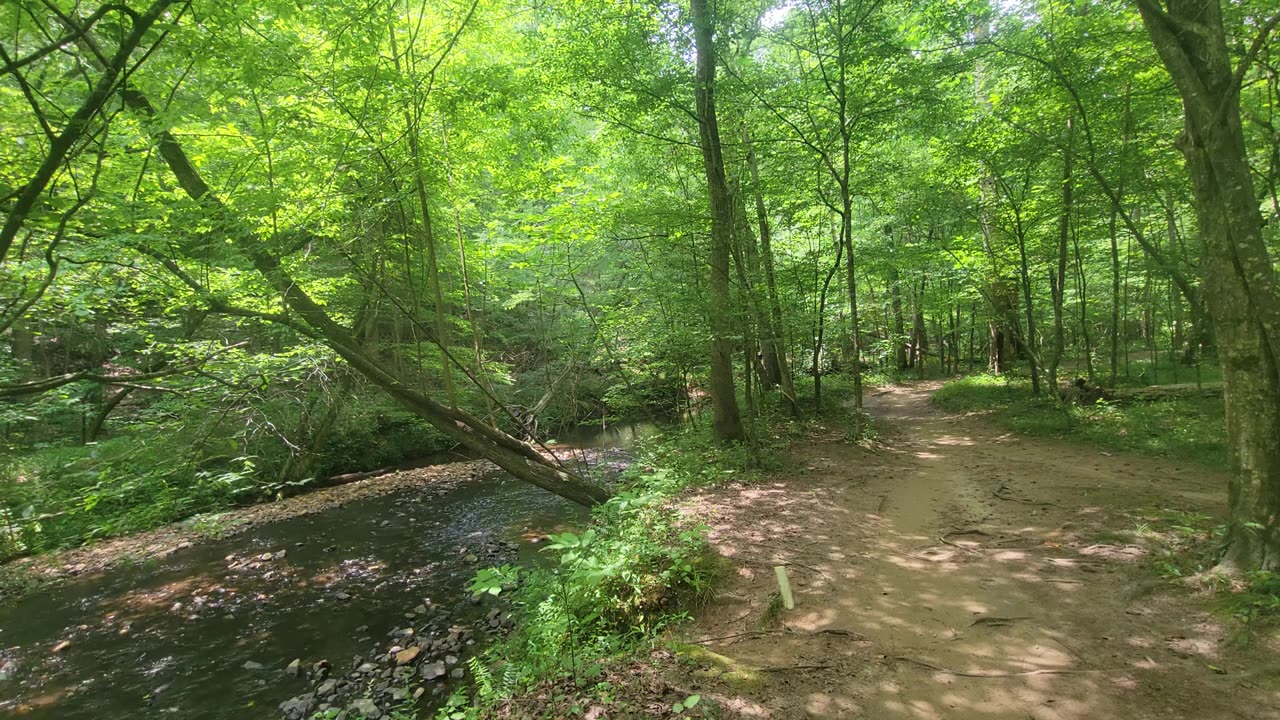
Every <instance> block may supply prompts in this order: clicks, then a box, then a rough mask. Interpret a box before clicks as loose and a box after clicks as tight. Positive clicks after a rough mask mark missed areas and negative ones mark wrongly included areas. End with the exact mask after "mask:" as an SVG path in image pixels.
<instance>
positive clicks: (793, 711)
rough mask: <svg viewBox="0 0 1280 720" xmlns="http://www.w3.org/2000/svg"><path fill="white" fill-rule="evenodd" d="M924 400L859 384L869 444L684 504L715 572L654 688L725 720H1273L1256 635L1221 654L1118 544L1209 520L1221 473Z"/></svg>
mask: <svg viewBox="0 0 1280 720" xmlns="http://www.w3.org/2000/svg"><path fill="white" fill-rule="evenodd" d="M937 387H938V385H937V384H934V383H921V384H916V385H909V386H901V385H900V386H892V387H887V388H879V389H875V390H872V391H870V392H869V394H868V397H867V409H868V411H869V412H870V413H871V415H873V416H874V417H875V419H876V422H877V425H878V431H879V442H878V443H877V445H876V447H875V448H874V449H872V450H868V449H865V448H863V447H861V446H859V445H854V444H850V443H848V442H845V441H843V439H842V438H841V437H840V436H838V435H837V434H835V433H832V434H831V436H829V437H815V438H813V439H811V440H810V441H809V442H807V443H803V444H801V445H799V446H797V447H795V448H793V450H792V452H793V454H794V456H795V459H796V461H797V462H799V466H800V468H802V469H803V471H802V473H801V474H800V475H798V476H793V475H792V474H787V476H786V477H782V476H776V477H773V478H766V479H765V480H764V481H762V482H759V483H754V484H751V485H730V486H726V487H720V488H715V489H709V490H706V491H703V492H701V493H699V494H697V495H696V496H694V497H693V498H692V499H691V501H690V505H689V507H688V508H687V510H686V511H687V512H689V513H690V514H692V515H694V516H697V517H700V518H701V519H702V520H703V521H704V522H706V523H707V524H708V525H709V526H710V528H711V530H710V533H709V536H710V539H711V542H712V544H713V545H714V546H715V548H716V549H717V550H718V551H719V552H720V553H722V554H723V555H724V556H726V557H727V558H728V559H729V561H730V564H731V567H732V571H731V577H730V578H729V579H728V580H727V581H726V583H725V585H724V587H723V590H722V592H721V593H720V594H719V595H718V596H717V598H716V599H715V600H714V601H713V602H712V603H711V604H710V605H709V606H708V607H707V608H705V609H704V610H703V611H702V612H701V613H700V614H699V617H698V618H697V619H696V621H695V622H694V623H693V624H692V625H691V626H689V627H687V628H685V629H684V631H683V634H685V635H686V636H687V637H686V641H687V642H689V643H691V644H693V645H694V646H696V647H697V648H700V649H698V650H690V649H689V648H688V646H686V649H685V650H684V651H683V652H682V653H681V655H682V656H683V658H684V662H680V663H676V664H675V665H674V666H673V667H672V668H671V669H669V670H667V672H666V675H667V682H668V683H669V685H668V687H669V688H670V692H675V691H677V690H678V691H679V692H680V693H682V694H683V693H684V692H686V691H687V692H692V693H699V694H701V695H702V696H703V697H706V698H711V699H714V700H715V701H716V702H717V704H718V705H719V706H720V707H721V708H722V709H723V713H722V714H723V715H724V716H726V717H733V718H777V719H782V720H790V719H792V718H806V717H809V718H866V719H868V720H877V719H884V720H889V719H893V720H898V719H903V720H905V719H911V720H931V719H934V718H937V719H945V720H1003V719H1005V718H1008V719H1010V720H1013V719H1015V718H1016V719H1017V720H1026V719H1032V720H1084V719H1086V718H1087V719H1091V720H1099V719H1107V718H1123V719H1125V720H1138V719H1141V718H1160V719H1161V720H1167V719H1170V718H1188V719H1192V718H1194V719H1197V720H1201V719H1203V720H1216V719H1217V718H1256V719H1261V718H1280V692H1278V690H1277V689H1278V688H1280V683H1278V682H1277V678H1278V677H1280V660H1277V659H1276V658H1277V657H1280V655H1277V652H1276V651H1277V647H1278V644H1277V643H1276V642H1275V641H1274V639H1270V638H1267V637H1265V636H1263V635H1261V634H1258V633H1255V634H1253V635H1252V637H1251V638H1250V639H1249V641H1248V642H1247V643H1245V642H1241V641H1240V640H1239V630H1240V625H1239V623H1238V622H1237V621H1235V620H1232V619H1230V618H1228V617H1224V616H1223V615H1222V614H1221V613H1215V612H1213V611H1212V610H1211V605H1212V601H1211V600H1210V599H1209V598H1208V597H1207V596H1208V593H1206V592H1199V593H1197V592H1195V591H1193V590H1192V589H1190V588H1189V587H1182V586H1179V585H1177V584H1173V583H1170V582H1168V581H1166V580H1161V579H1160V578H1158V577H1157V576H1156V575H1155V574H1154V573H1153V572H1152V569H1151V567H1150V564H1151V561H1152V558H1151V556H1150V555H1151V553H1152V551H1153V550H1152V546H1151V544H1149V543H1144V542H1141V541H1140V540H1138V539H1136V538H1137V537H1138V536H1140V535H1141V534H1142V530H1143V525H1142V520H1141V518H1142V517H1143V516H1144V514H1150V513H1151V512H1153V511H1154V512H1159V511H1163V510H1179V511H1195V512H1200V513H1212V514H1215V515H1216V514H1218V513H1220V512H1221V511H1222V505H1223V500H1224V495H1225V493H1224V492H1223V489H1224V487H1225V479H1224V477H1223V476H1222V475H1220V474H1216V473H1214V472H1212V471H1207V470H1205V469H1203V468H1199V467H1195V466H1191V465H1186V464H1178V463H1173V462H1169V461H1162V460H1159V459H1152V458H1145V457H1137V456H1130V455H1123V454H1118V453H1117V454H1112V453H1107V452H1101V451H1099V449H1098V448H1096V447H1090V446H1087V445H1081V444H1070V443H1062V442H1055V441H1051V440H1044V439H1030V438H1024V437H1019V436H1016V435H1012V434H1009V433H1006V432H1003V431H1001V430H998V429H996V428H995V427H993V426H992V425H990V424H989V423H988V422H987V421H986V420H984V419H983V418H982V417H981V416H978V415H955V414H948V413H945V412H943V411H941V410H938V409H936V408H935V407H933V406H932V405H931V404H930V402H929V396H930V394H931V393H932V391H933V390H936V389H937ZM1131 538H1132V539H1131ZM775 565H786V566H787V569H788V572H789V574H790V577H791V582H792V584H793V586H794V589H795V592H796V608H795V609H794V610H791V611H787V610H779V607H778V601H777V600H776V597H775V595H776V590H777V582H776V580H775V576H774V570H773V566H775ZM670 692H669V694H670Z"/></svg>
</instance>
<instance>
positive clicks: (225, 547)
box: [0, 425, 654, 720]
mask: <svg viewBox="0 0 1280 720" xmlns="http://www.w3.org/2000/svg"><path fill="white" fill-rule="evenodd" d="M653 429H654V428H653V426H651V425H641V426H616V427H614V428H606V429H604V430H603V431H601V430H600V429H599V428H594V429H580V430H577V431H575V432H572V433H564V434H562V435H561V437H560V440H561V444H560V445H559V448H562V449H564V450H565V451H566V452H565V453H564V454H565V455H568V454H569V452H568V451H573V455H574V456H575V457H576V458H577V459H578V460H579V461H584V460H585V461H586V462H588V463H589V464H590V465H592V466H595V467H599V466H606V467H612V468H613V469H617V467H619V466H621V465H624V464H625V462H626V458H627V457H628V452H627V450H628V449H629V448H630V447H631V446H632V445H633V444H634V443H635V442H636V441H637V440H638V439H639V438H641V437H643V436H645V435H646V434H649V433H651V432H652V431H653ZM587 517H588V514H587V512H586V511H585V510H584V509H582V508H580V507H578V506H576V505H573V504H572V503H569V502H567V501H564V500H562V499H560V498H558V497H556V496H554V495H551V494H550V493H547V492H544V491H542V490H539V489H537V488H535V487H533V486H531V485H528V484H526V483H523V482H521V481H518V480H515V479H514V478H512V477H510V476H508V475H505V474H504V473H501V472H497V471H495V472H492V473H489V474H488V475H486V476H485V477H482V478H480V479H478V480H475V481H471V482H466V483H462V484H461V485H458V486H455V487H451V488H448V489H443V490H438V489H433V488H431V487H430V486H429V485H428V486H424V487H422V488H418V489H415V490H412V491H408V492H401V493H397V494H392V495H384V496H381V497H372V498H365V499H361V500H357V501H354V502H351V503H349V504H347V505H343V506H339V507H333V508H329V509H327V510H323V511H321V512H318V513H316V514H312V515H305V516H301V517H294V518H290V519H286V520H281V521H277V522H274V523H271V524H267V525H263V526H259V527H256V528H253V529H251V530H248V531H246V532H244V533H241V534H239V535H235V536H232V537H230V538H226V539H223V540H216V541H209V542H204V543H198V544H196V545H194V546H193V547H190V548H187V549H184V550H180V551H178V552H176V553H174V554H173V555H170V556H168V557H165V558H163V559H160V560H156V561H152V562H148V563H144V564H125V565H120V566H117V568H115V569H113V570H111V571H108V572H106V573H103V574H100V575H97V576H91V577H83V578H77V579H75V580H71V581H68V582H66V583H63V584H61V585H58V586H56V587H53V588H50V589H48V590H45V591H42V592H39V593H36V594H33V595H28V596H26V597H25V598H22V599H20V600H19V601H17V602H13V603H10V604H8V605H3V606H0V666H3V664H4V663H5V662H12V663H14V665H15V666H16V671H15V672H14V673H13V676H12V677H10V678H9V679H7V680H0V717H16V718H24V719H30V720H55V719H56V720H80V719H84V720H89V719H90V718H92V719H93V720H115V719H117V718H119V719H121V720H123V719H125V718H130V719H132V718H152V717H154V718H170V717H181V718H183V719H184V720H230V719H231V718H237V719H238V718H277V717H279V712H278V710H277V709H276V708H277V705H278V704H279V703H280V702H282V701H284V700H286V699H288V698H290V697H291V696H294V695H297V694H299V693H302V692H306V691H307V690H308V686H307V685H308V683H307V681H306V680H305V679H298V678H291V677H288V676H287V675H286V674H285V672H284V670H285V668H286V666H287V665H288V663H289V662H290V661H292V660H294V659H295V658H300V659H302V661H303V663H306V664H309V663H311V662H315V661H318V660H320V659H327V660H330V661H332V662H333V663H334V664H335V665H344V664H345V663H346V662H348V661H349V659H350V658H352V657H353V656H358V655H360V654H361V653H362V652H364V651H366V650H367V649H368V648H369V647H370V645H371V644H374V643H376V642H378V641H379V640H381V639H383V638H385V636H386V634H387V633H388V632H389V631H390V630H392V629H393V628H395V627H397V625H398V624H402V623H404V622H405V620H404V617H405V613H406V612H412V610H411V609H412V608H416V607H417V606H419V605H425V606H426V607H427V608H428V614H430V615H434V616H439V617H440V618H441V619H442V622H445V623H446V624H447V623H448V622H455V621H458V620H466V619H467V618H470V617H473V616H478V615H479V614H481V613H483V611H484V609H485V608H482V607H475V606H473V605H471V603H470V602H469V601H468V600H469V599H468V597H467V593H466V591H465V585H466V582H467V580H469V579H470V577H471V576H472V575H473V574H474V572H475V570H476V569H477V567H479V566H483V565H485V564H486V562H485V561H486V560H487V559H489V558H493V557H502V558H503V560H502V561H509V559H510V558H511V557H512V556H514V558H515V559H516V560H517V561H518V562H525V563H528V562H536V558H537V556H538V547H537V546H536V545H535V544H533V543H532V542H531V540H532V539H533V538H537V537H541V536H542V535H545V534H546V533H547V532H550V531H554V530H557V529H560V528H565V527H572V526H577V525H580V524H582V523H583V522H584V521H585V520H586V519H587ZM493 548H500V549H501V550H502V551H505V553H506V554H505V555H502V554H501V553H497V554H495V553H493V552H491V551H492V549H493ZM281 551H284V555H283V556H282V557H279V558H277V557H276V554H278V553H280V552H281ZM267 553H271V554H272V555H271V558H270V559H265V554H267ZM477 556H479V558H480V559H479V560H477ZM255 558H263V559H262V561H261V562H259V561H256V560H255ZM421 619H422V618H419V620H421ZM64 641H65V642H66V643H68V644H67V645H66V646H65V647H64V648H61V649H59V650H58V651H56V652H55V648H57V647H58V646H59V644H61V643H63V642H64Z"/></svg>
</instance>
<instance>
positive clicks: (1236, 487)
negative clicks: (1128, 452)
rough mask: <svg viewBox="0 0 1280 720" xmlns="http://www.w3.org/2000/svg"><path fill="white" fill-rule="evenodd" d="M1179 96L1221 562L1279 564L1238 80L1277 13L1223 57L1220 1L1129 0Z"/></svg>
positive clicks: (1262, 280) (1264, 308)
mask: <svg viewBox="0 0 1280 720" xmlns="http://www.w3.org/2000/svg"><path fill="white" fill-rule="evenodd" d="M1138 9H1139V11H1140V12H1141V14H1142V19H1143V21H1144V23H1145V24H1146V26H1147V31H1148V33H1149V34H1150V36H1151V40H1152V42H1153V43H1154V44H1155V47H1156V50H1157V51H1158V52H1159V54H1160V58H1161V60H1162V61H1163V62H1164V66H1165V68H1166V69H1167V70H1168V71H1169V75H1170V76H1171V77H1172V78H1173V82H1174V85H1175V86H1176V87H1177V88H1178V94H1179V95H1181V97H1182V106H1183V112H1184V126H1183V132H1182V134H1181V135H1180V137H1179V138H1178V147H1179V149H1180V150H1181V151H1182V154H1183V156H1184V157H1185V158H1186V163H1187V170H1188V172H1189V173H1190V175H1191V183H1192V192H1193V194H1194V197H1195V205H1196V215H1197V219H1198V221H1199V225H1200V241H1201V246H1200V249H1201V272H1202V273H1203V276H1204V296H1205V301H1206V304H1207V306H1208V310H1209V314H1210V316H1211V318H1212V320H1213V327H1214V331H1215V335H1216V340H1217V346H1218V358H1219V361H1220V362H1221V364H1222V379H1223V384H1224V389H1225V396H1226V415H1227V443H1228V455H1229V461H1230V466H1231V475H1230V480H1229V493H1228V497H1229V509H1230V518H1229V523H1228V536H1227V539H1228V546H1227V552H1226V555H1225V557H1224V558H1223V561H1222V564H1223V567H1224V568H1225V569H1231V570H1234V569H1240V570H1252V569H1271V570H1274V569H1276V568H1280V532H1277V526H1278V525H1280V362H1278V357H1277V355H1278V354H1280V293H1277V278H1276V272H1275V266H1274V265H1273V264H1272V261H1271V258H1270V257H1269V255H1268V252H1267V245H1266V242H1265V240H1264V239H1263V235H1262V224H1263V222H1262V213H1261V212H1260V211H1259V203H1258V199H1257V196H1256V195H1255V194H1254V186H1253V177H1252V175H1251V173H1250V169H1249V156H1248V153H1247V151H1246V149H1245V141H1244V131H1243V128H1242V126H1241V121H1240V88H1241V84H1242V81H1243V80H1244V77H1245V75H1246V74H1247V72H1248V70H1249V66H1250V65H1251V64H1252V62H1253V60H1254V59H1255V56H1256V55H1257V54H1258V52H1259V51H1260V50H1261V48H1262V47H1263V46H1264V45H1265V43H1266V39H1267V35H1268V34H1269V33H1270V32H1271V31H1272V30H1273V29H1274V28H1275V26H1276V24H1277V22H1278V21H1280V14H1276V15H1274V16H1272V17H1271V18H1270V19H1269V20H1267V21H1264V22H1263V23H1262V24H1261V26H1260V29H1259V30H1258V31H1257V38H1256V40H1255V41H1254V42H1253V43H1252V45H1251V47H1250V49H1249V50H1248V52H1247V53H1246V55H1245V57H1244V58H1243V59H1242V60H1240V62H1239V64H1238V65H1234V66H1233V63H1232V57H1231V53H1230V52H1229V51H1228V49H1227V36H1226V32H1225V30H1224V27H1223V18H1222V8H1221V6H1220V4H1219V0H1169V2H1167V3H1164V4H1161V3H1160V2H1157V0H1138Z"/></svg>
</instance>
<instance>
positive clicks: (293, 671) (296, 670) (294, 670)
mask: <svg viewBox="0 0 1280 720" xmlns="http://www.w3.org/2000/svg"><path fill="white" fill-rule="evenodd" d="M284 672H285V674H286V675H288V676H289V677H298V676H299V675H301V674H302V659H301V658H298V659H295V660H294V661H293V662H291V663H289V665H288V667H286V668H285V669H284Z"/></svg>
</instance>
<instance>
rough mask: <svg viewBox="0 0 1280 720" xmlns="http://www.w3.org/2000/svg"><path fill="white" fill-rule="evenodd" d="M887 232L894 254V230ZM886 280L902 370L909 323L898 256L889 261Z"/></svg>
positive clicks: (896, 357)
mask: <svg viewBox="0 0 1280 720" xmlns="http://www.w3.org/2000/svg"><path fill="white" fill-rule="evenodd" d="M904 233H905V231H904ZM885 234H886V235H888V236H889V245H890V247H889V254H890V255H893V254H894V248H893V230H891V229H890V230H889V231H888V232H886V233H885ZM885 282H886V283H887V284H888V285H889V297H890V298H891V299H890V307H891V309H892V310H893V362H894V366H895V367H897V369H898V371H899V372H901V371H903V370H906V369H907V324H906V322H905V321H904V320H903V317H902V287H901V285H902V276H901V275H900V274H899V273H898V263H897V260H896V258H895V259H894V260H892V261H891V262H890V263H889V268H888V271H887V273H886V275H885Z"/></svg>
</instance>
